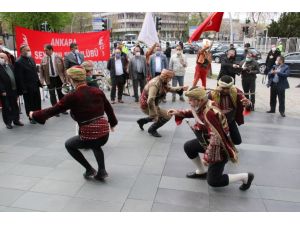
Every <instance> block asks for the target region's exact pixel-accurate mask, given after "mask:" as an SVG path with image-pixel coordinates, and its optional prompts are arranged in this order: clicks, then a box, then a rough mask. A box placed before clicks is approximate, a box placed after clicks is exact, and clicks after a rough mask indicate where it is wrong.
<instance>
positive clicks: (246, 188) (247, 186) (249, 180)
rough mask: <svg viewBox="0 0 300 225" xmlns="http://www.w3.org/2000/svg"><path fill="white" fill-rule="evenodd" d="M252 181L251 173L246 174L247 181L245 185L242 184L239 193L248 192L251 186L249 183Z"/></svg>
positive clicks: (252, 175)
mask: <svg viewBox="0 0 300 225" xmlns="http://www.w3.org/2000/svg"><path fill="white" fill-rule="evenodd" d="M253 179H254V174H253V173H248V181H247V183H246V184H242V185H241V186H240V190H241V191H246V190H248V189H249V188H250V186H251V183H252V181H253Z"/></svg>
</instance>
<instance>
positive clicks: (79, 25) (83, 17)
mask: <svg viewBox="0 0 300 225" xmlns="http://www.w3.org/2000/svg"><path fill="white" fill-rule="evenodd" d="M92 19H93V16H92V13H90V12H76V13H72V22H71V27H70V32H86V31H91V30H93V26H92Z"/></svg>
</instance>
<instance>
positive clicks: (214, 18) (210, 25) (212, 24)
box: [189, 12, 224, 42]
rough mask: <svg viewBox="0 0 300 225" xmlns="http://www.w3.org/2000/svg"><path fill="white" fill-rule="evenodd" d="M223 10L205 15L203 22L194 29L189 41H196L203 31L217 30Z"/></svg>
mask: <svg viewBox="0 0 300 225" xmlns="http://www.w3.org/2000/svg"><path fill="white" fill-rule="evenodd" d="M223 14H224V13H223V12H214V13H212V14H210V15H209V17H207V18H206V19H205V20H204V22H203V23H201V24H200V26H199V27H198V28H197V29H196V30H195V31H194V33H193V34H192V36H191V37H190V39H189V42H193V41H198V40H199V38H200V36H201V34H202V33H203V32H204V31H216V32H219V30H220V26H221V23H222V18H223Z"/></svg>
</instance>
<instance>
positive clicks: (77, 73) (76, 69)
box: [67, 66, 86, 81]
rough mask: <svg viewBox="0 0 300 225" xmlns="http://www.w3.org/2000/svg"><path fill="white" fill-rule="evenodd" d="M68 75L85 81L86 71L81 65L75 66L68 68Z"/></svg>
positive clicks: (76, 79) (73, 78)
mask: <svg viewBox="0 0 300 225" xmlns="http://www.w3.org/2000/svg"><path fill="white" fill-rule="evenodd" d="M67 75H68V76H69V77H70V78H71V79H72V80H74V81H85V80H86V71H85V69H84V68H82V67H81V66H73V67H71V68H70V69H68V70H67Z"/></svg>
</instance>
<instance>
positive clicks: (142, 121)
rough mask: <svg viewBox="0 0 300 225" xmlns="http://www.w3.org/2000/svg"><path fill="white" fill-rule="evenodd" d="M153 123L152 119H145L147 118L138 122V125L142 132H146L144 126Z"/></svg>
mask: <svg viewBox="0 0 300 225" xmlns="http://www.w3.org/2000/svg"><path fill="white" fill-rule="evenodd" d="M151 121H152V118H150V117H145V118H141V119H139V120H138V121H136V122H137V123H138V125H139V126H140V128H141V130H144V125H145V124H146V123H149V122H151Z"/></svg>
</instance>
